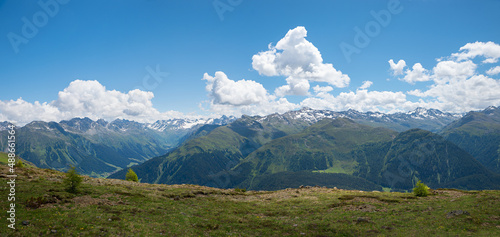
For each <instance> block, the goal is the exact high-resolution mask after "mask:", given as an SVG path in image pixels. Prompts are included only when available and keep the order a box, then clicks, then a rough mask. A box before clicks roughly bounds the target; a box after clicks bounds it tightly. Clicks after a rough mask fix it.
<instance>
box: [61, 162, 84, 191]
mask: <svg viewBox="0 0 500 237" xmlns="http://www.w3.org/2000/svg"><path fill="white" fill-rule="evenodd" d="M81 183H82V177H80V175H79V174H78V172H77V171H76V168H75V167H74V166H71V168H70V169H69V170H68V172H66V178H65V179H64V185H65V186H66V191H68V192H70V193H77V192H78V189H79V187H80V184H81Z"/></svg>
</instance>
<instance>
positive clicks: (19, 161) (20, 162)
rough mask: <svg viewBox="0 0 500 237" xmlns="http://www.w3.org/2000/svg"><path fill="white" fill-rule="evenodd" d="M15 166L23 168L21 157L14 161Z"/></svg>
mask: <svg viewBox="0 0 500 237" xmlns="http://www.w3.org/2000/svg"><path fill="white" fill-rule="evenodd" d="M15 167H17V168H23V167H24V163H23V161H22V160H21V159H18V160H17V162H16V165H15Z"/></svg>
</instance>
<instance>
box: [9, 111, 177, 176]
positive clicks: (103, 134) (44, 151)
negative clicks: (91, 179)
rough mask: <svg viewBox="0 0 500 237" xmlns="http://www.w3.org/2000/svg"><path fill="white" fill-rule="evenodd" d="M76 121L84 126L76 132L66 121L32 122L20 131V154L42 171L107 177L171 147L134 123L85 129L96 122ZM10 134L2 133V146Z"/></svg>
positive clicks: (18, 133)
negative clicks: (73, 169)
mask: <svg viewBox="0 0 500 237" xmlns="http://www.w3.org/2000/svg"><path fill="white" fill-rule="evenodd" d="M75 120H78V122H80V123H81V125H82V126H83V127H79V129H78V130H76V129H74V128H75V127H70V126H68V124H67V123H65V122H68V121H63V122H61V123H55V122H49V123H46V122H32V123H30V124H28V125H26V126H24V127H21V128H18V129H17V130H16V151H17V152H16V153H17V154H18V155H19V156H22V157H24V158H25V159H26V160H28V161H30V162H32V163H33V164H35V165H36V166H38V167H41V168H51V169H56V170H62V171H64V170H66V169H68V168H69V166H70V165H73V166H76V167H77V169H78V170H79V172H81V173H83V174H87V175H92V176H107V174H108V173H111V172H113V171H116V170H118V169H122V168H126V167H127V166H128V165H132V164H138V163H141V162H143V161H145V160H147V159H149V158H151V157H155V156H158V155H160V154H164V153H165V152H167V151H168V149H169V148H170V147H169V145H168V144H166V143H165V142H164V141H163V140H162V138H161V137H160V136H158V135H157V134H154V133H148V132H143V131H141V130H140V129H134V128H133V126H134V125H133V124H132V122H130V124H132V125H131V126H129V127H124V126H121V127H116V128H115V129H105V130H104V128H99V127H98V128H97V129H91V128H90V127H87V128H85V127H84V125H85V124H90V123H95V122H93V121H91V120H89V119H75ZM87 120H89V121H87ZM72 121H73V120H72ZM99 129H101V130H99ZM6 132H7V131H2V132H0V135H1V137H0V146H1V147H5V146H6V144H7V143H6V140H5V139H6V138H7V136H6V135H5V134H4V133H6Z"/></svg>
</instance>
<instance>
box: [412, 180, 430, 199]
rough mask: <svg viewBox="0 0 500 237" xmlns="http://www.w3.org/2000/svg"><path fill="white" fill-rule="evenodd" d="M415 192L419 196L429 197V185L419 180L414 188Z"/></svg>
mask: <svg viewBox="0 0 500 237" xmlns="http://www.w3.org/2000/svg"><path fill="white" fill-rule="evenodd" d="M413 193H414V194H415V195H416V196H417V197H427V196H428V195H429V194H430V193H429V187H428V186H427V185H425V184H424V183H422V182H421V181H420V180H419V181H418V182H417V185H415V187H414V188H413Z"/></svg>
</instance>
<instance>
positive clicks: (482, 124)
mask: <svg viewBox="0 0 500 237" xmlns="http://www.w3.org/2000/svg"><path fill="white" fill-rule="evenodd" d="M440 134H441V135H442V136H444V137H445V138H446V139H447V140H449V141H451V142H453V143H455V144H457V145H458V146H459V147H460V148H462V149H464V150H466V151H467V152H469V153H470V154H471V155H472V156H474V157H475V158H476V159H477V160H478V161H479V162H481V164H483V165H484V166H486V167H487V168H488V169H490V170H491V171H493V172H496V173H499V174H500V108H496V107H489V108H487V109H485V110H483V111H479V112H470V113H468V114H467V115H465V116H464V117H463V118H462V119H460V120H457V121H455V122H453V123H451V124H450V125H448V126H446V127H445V128H444V129H443V130H442V131H441V132H440Z"/></svg>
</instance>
